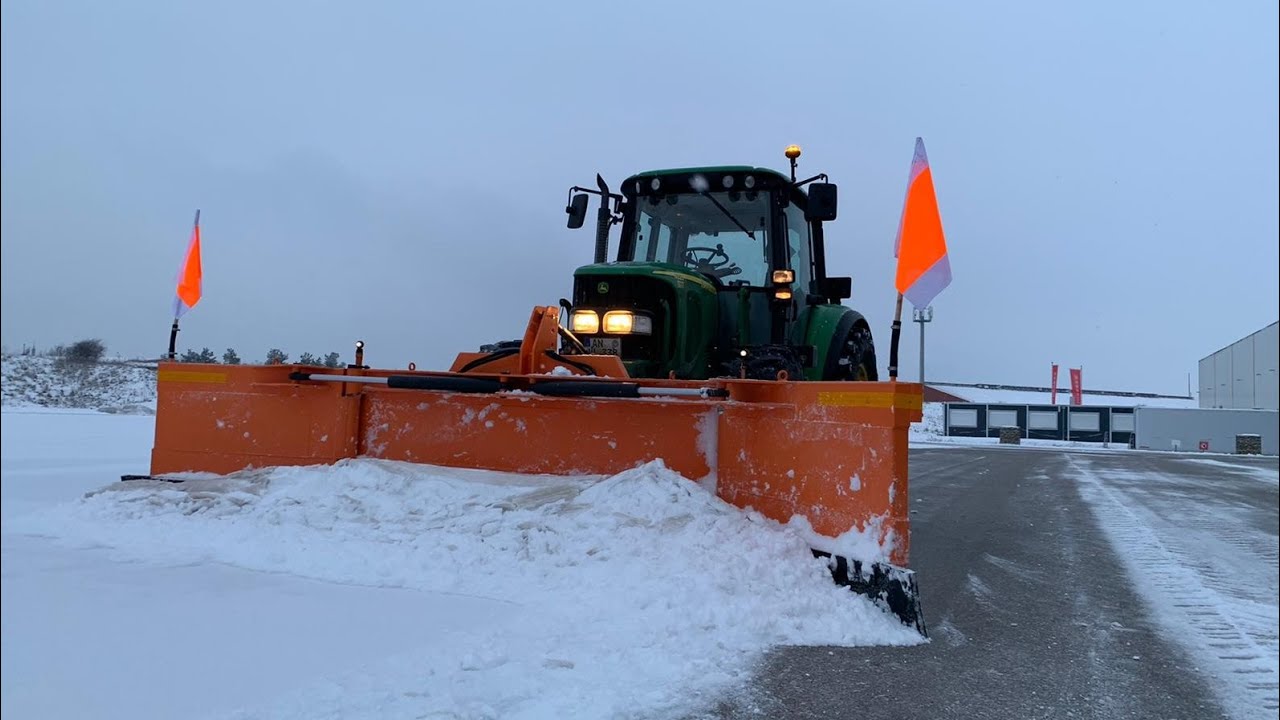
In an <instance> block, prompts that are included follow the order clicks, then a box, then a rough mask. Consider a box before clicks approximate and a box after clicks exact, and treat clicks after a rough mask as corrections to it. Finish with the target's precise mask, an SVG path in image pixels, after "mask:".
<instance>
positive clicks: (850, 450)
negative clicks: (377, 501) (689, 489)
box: [150, 363, 922, 627]
mask: <svg viewBox="0 0 1280 720" xmlns="http://www.w3.org/2000/svg"><path fill="white" fill-rule="evenodd" d="M326 373H327V374H326ZM157 379H158V390H159V397H158V401H157V409H156V434H155V444H154V448H153V451H152V461H151V468H150V474H151V475H153V476H164V475H169V474H176V473H183V472H212V473H219V474H226V473H231V472H235V471H238V470H242V469H246V468H251V467H254V468H262V467H269V466H278V465H320V464H329V463H333V462H336V461H339V460H343V459H346V458H357V457H368V458H380V459H386V460H400V461H407V462H414V463H424V464H430V465H442V466H448V467H461V468H474V469H484V470H497V471H505V472H515V473H529V474H552V475H613V474H617V473H620V472H622V471H624V470H627V469H630V468H633V467H635V466H637V465H639V464H643V463H646V462H651V461H654V460H661V461H662V462H663V463H664V464H665V465H666V466H667V467H669V468H670V469H672V470H674V471H676V472H678V473H680V474H681V475H683V476H684V477H686V478H689V479H690V480H694V481H698V482H700V483H701V484H703V485H704V486H705V487H707V488H709V489H712V488H713V489H714V492H715V493H716V494H717V495H718V496H719V497H720V498H721V499H723V500H725V501H727V502H729V503H731V504H733V505H736V506H738V507H740V508H744V509H748V510H751V511H754V512H757V513H759V514H760V515H763V516H764V517H766V518H769V519H771V520H775V521H777V522H779V523H789V522H792V521H793V520H796V519H797V518H799V519H801V520H802V521H803V522H802V523H800V527H802V529H803V531H804V532H806V533H811V534H813V535H816V536H818V537H817V538H815V540H816V542H811V547H826V548H827V549H833V550H838V549H839V548H840V547H843V545H841V544H839V543H840V541H841V538H842V537H843V538H844V539H845V540H849V539H853V540H855V541H858V542H859V543H865V542H866V541H868V540H870V541H872V542H874V543H876V544H877V545H878V547H880V548H881V549H882V551H883V552H882V553H881V555H880V556H879V557H884V558H887V559H888V562H889V563H891V566H892V568H894V570H884V571H882V572H879V573H877V570H876V568H877V567H879V566H872V565H866V566H864V565H863V564H860V563H852V565H850V562H852V560H850V561H847V562H846V565H847V566H850V567H852V568H853V570H852V571H851V572H850V571H845V577H846V579H848V580H849V582H848V583H847V584H849V585H850V586H851V587H853V588H855V589H857V590H859V591H863V590H866V591H867V592H868V594H873V595H876V596H877V597H880V596H883V598H882V599H885V601H886V602H889V603H890V604H891V605H894V606H895V607H899V608H908V609H910V608H911V607H917V608H918V605H914V604H913V603H912V602H909V601H908V602H906V603H905V604H904V603H903V602H901V601H900V600H901V598H900V594H903V595H907V596H908V597H914V588H915V585H914V580H913V579H912V578H911V576H910V573H909V572H908V571H900V570H896V569H897V568H905V567H907V566H908V563H907V560H908V549H909V543H910V534H909V504H908V503H909V501H908V487H907V434H908V430H909V427H910V423H911V422H913V421H918V420H919V419H920V410H921V386H920V385H919V384H915V383H902V382H808V381H798V382H789V381H767V380H737V379H716V380H709V381H684V380H639V379H631V378H621V379H612V378H602V377H585V376H574V377H569V376H565V375H543V374H524V375H519V374H508V375H503V374H488V375H486V374H480V373H474V374H469V375H461V374H458V373H441V372H421V371H391V370H368V369H336V370H335V369H327V368H321V367H311V366H299V365H236V366H229V365H202V364H194V363H161V365H160V367H159V371H158V378H157ZM463 379H465V380H466V381H467V383H468V384H467V385H466V386H465V387H463V386H461V385H459V382H460V381H461V380H463ZM566 383H569V384H574V383H579V384H580V386H578V385H574V386H573V387H567V386H566ZM824 539H826V540H831V541H833V542H835V543H836V544H834V545H832V544H831V543H823V542H822V540H824ZM853 546H862V547H865V544H862V545H853ZM837 554H838V553H837ZM879 557H877V559H879ZM853 560H857V559H856V558H855V559H853ZM864 567H866V568H867V571H865V572H864V571H863V568H864ZM903 573H906V574H903ZM838 579H839V578H838ZM894 588H900V589H901V593H899V592H898V590H895V589H894ZM896 611H897V610H895V612H896ZM899 614H900V616H903V617H908V616H910V613H909V612H908V613H907V614H906V615H903V614H902V613H899ZM917 617H918V613H917ZM921 627H922V625H921Z"/></svg>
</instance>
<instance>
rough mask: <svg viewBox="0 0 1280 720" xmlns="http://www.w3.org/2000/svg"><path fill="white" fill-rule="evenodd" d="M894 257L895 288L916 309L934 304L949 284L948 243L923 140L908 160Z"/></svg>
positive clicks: (919, 140) (917, 139) (918, 140)
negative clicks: (904, 197) (895, 261)
mask: <svg viewBox="0 0 1280 720" xmlns="http://www.w3.org/2000/svg"><path fill="white" fill-rule="evenodd" d="M893 255H894V257H896V258H898V272H897V277H896V279H895V282H894V284H895V285H896V287H897V289H898V292H899V293H900V294H902V296H903V297H905V298H906V299H908V300H910V301H911V304H912V305H915V306H916V307H917V308H923V307H925V306H927V305H928V304H929V303H931V302H933V298H934V297H935V296H937V294H938V293H940V292H942V290H943V288H945V287H947V286H948V285H950V284H951V261H950V260H949V259H948V257H947V239H946V236H945V235H944V234H943V232H942V216H941V214H940V213H939V212H938V199H937V197H936V196H935V194H934V191H933V171H932V170H930V169H929V157H928V155H926V154H925V151H924V140H923V139H922V138H916V150H915V155H914V156H913V157H912V158H911V173H910V175H909V177H908V179H907V196H906V199H904V200H903V202H902V216H901V217H900V218H899V219H898V237H897V239H896V240H895V242H894V247H893Z"/></svg>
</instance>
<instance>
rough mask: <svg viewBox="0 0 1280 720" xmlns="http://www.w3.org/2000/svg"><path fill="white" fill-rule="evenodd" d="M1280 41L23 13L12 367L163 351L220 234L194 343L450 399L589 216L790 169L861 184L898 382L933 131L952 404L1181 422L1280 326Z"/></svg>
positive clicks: (771, 12)
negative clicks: (1056, 400) (687, 182)
mask: <svg viewBox="0 0 1280 720" xmlns="http://www.w3.org/2000/svg"><path fill="white" fill-rule="evenodd" d="M1277 22H1278V20H1277V4H1276V2H1275V1H1274V0H1265V1H1264V0H1258V1H1248V2H1243V1H1242V2H1233V3H1220V4H1218V3H1215V4H1209V3H1185V2H1183V3H1179V2H1149V3H1147V2H1124V3H1114V2H1078V3H1056V4H1054V5H1053V6H1052V7H1047V6H1046V4H1044V3H1026V2H1014V1H1010V2H1002V3H997V2H966V3H954V2H937V3H923V2H919V3H912V2H898V3H843V2H842V3H835V2H832V3H823V2H813V3H801V4H795V5H790V6H788V5H787V4H785V3H778V2H776V1H772V2H733V3H728V2H725V3H690V2H657V1H654V0H650V1H648V2H643V3H607V2H598V1H593V2H557V3H523V2H522V3H516V2H511V3H422V2H403V3H391V2H368V3H350V2H344V3H337V2H333V3H320V2H302V1H301V0H298V1H297V2H293V3H276V2H219V3H210V2H198V3H197V2H160V1H159V0H153V1H151V2H145V3H139V2H123V1H117V2H110V3H104V2H87V1H86V2H57V1H45V2H15V1H11V0H5V3H4V5H3V18H2V22H0V29H2V32H3V58H2V62H0V72H2V73H3V78H2V82H0V89H2V91H3V118H2V122H0V129H2V131H3V148H2V153H0V157H2V165H3V178H2V179H0V190H2V192H3V229H2V233H0V236H2V239H3V262H2V263H0V271H2V272H3V303H2V306H0V307H2V310H3V322H2V331H3V341H4V344H5V346H6V347H7V348H9V349H11V350H13V349H17V348H18V347H20V346H21V345H22V344H24V343H27V344H30V343H35V344H36V345H38V346H40V347H46V346H49V345H51V344H55V343H59V342H67V341H71V340H75V339H78V338H81V337H86V336H96V337H101V338H102V339H103V340H104V341H105V342H106V343H107V345H108V347H109V351H110V352H112V353H115V352H119V353H121V354H123V355H125V356H151V357H154V356H156V355H157V354H158V353H160V352H163V350H164V348H165V345H166V343H167V339H168V327H169V324H170V322H171V319H172V318H171V302H172V297H173V280H174V275H175V272H176V271H177V266H178V262H179V260H180V258H181V255H182V253H183V251H184V250H185V246H186V242H187V237H188V233H189V230H190V224H191V220H192V215H193V213H194V211H195V209H196V208H197V207H198V208H200V209H201V210H202V213H203V214H202V222H201V226H202V230H203V233H204V272H205V295H204V298H203V300H202V301H201V302H200V304H199V305H198V306H197V307H196V308H195V310H193V311H192V312H191V313H189V314H188V315H187V316H185V318H184V319H183V326H182V327H183V330H182V333H181V335H180V336H179V341H180V348H183V349H185V348H197V349H198V348H200V347H203V346H208V347H211V348H213V349H215V350H217V351H218V353H219V354H221V352H222V351H223V350H224V349H226V348H227V347H234V348H235V349H236V350H237V351H238V352H239V353H240V355H241V356H243V357H244V358H245V359H246V360H257V361H260V360H261V359H262V358H263V357H264V355H265V353H266V351H267V349H268V348H271V347H281V348H283V349H285V350H286V351H287V352H289V353H290V354H291V355H292V356H293V357H297V355H298V354H300V353H301V352H303V351H310V352H313V353H324V352H328V351H330V350H338V351H341V352H342V353H343V354H344V357H345V358H347V359H349V357H350V353H349V347H350V344H351V342H352V341H354V340H355V339H357V338H363V339H364V340H366V341H367V343H368V348H369V349H368V360H369V361H371V362H372V363H373V364H375V365H378V366H391V367H397V366H405V365H406V364H407V363H408V362H410V361H414V362H416V363H417V364H418V366H419V367H424V368H427V367H430V368H443V367H447V366H448V364H449V362H450V361H451V360H452V357H453V355H454V353H456V352H458V351H460V350H474V349H476V347H477V346H478V345H479V344H481V343H484V342H489V341H493V340H498V339H509V338H516V337H519V335H520V333H521V332H522V331H523V328H524V325H525V323H526V321H527V319H528V314H529V311H530V309H531V308H532V306H534V305H535V304H548V303H555V302H556V301H557V300H558V298H560V297H563V296H567V295H568V294H569V292H570V286H571V274H572V271H573V269H574V267H576V266H577V265H581V264H585V263H588V262H590V261H591V252H592V238H591V229H590V227H589V226H590V225H591V223H588V227H586V228H584V229H582V230H578V231H573V230H568V229H566V228H565V227H564V219H565V215H564V204H565V199H566V192H567V189H568V187H570V186H571V185H573V184H590V183H592V182H593V179H594V176H595V173H596V172H601V173H602V174H603V175H604V176H605V178H606V179H608V180H610V181H611V182H612V183H613V184H614V185H615V187H616V184H617V182H618V181H620V180H621V179H622V178H624V177H625V176H626V175H627V174H629V173H631V172H635V171H639V170H644V169H651V168H658V167H668V166H671V167H677V166H689V165H705V164H757V165H769V166H774V167H777V168H779V169H783V168H785V162H786V161H785V159H784V158H783V156H782V150H783V148H784V147H785V146H786V145H787V144H788V143H793V142H794V143H799V144H800V145H802V146H803V148H804V155H803V157H802V158H801V161H800V163H801V172H802V173H804V174H805V175H806V176H807V175H809V174H813V173H816V172H827V173H829V174H830V175H831V176H832V180H833V181H835V182H837V183H838V184H839V186H840V218H839V220H837V221H836V223H835V224H834V225H833V226H832V227H831V229H830V230H829V231H828V238H829V239H828V252H829V259H828V267H829V269H830V272H832V274H849V275H852V276H853V278H854V297H853V298H852V299H851V300H849V301H846V303H847V304H850V305H853V306H855V307H857V308H858V309H859V310H861V311H862V312H863V313H864V314H866V315H867V316H868V317H869V319H870V320H871V322H872V326H873V330H874V331H875V333H876V338H877V344H878V346H879V347H880V348H881V351H880V359H881V365H882V367H881V372H882V373H883V372H884V367H883V365H884V364H885V360H887V355H888V340H889V325H890V322H891V319H892V312H893V301H894V291H893V289H892V279H893V274H894V259H893V236H894V232H895V230H896V227H897V219H898V213H899V211H900V209H901V203H902V197H903V192H904V189H905V183H906V179H907V171H908V168H909V165H910V161H911V154H912V149H913V144H914V140H915V137H916V136H917V135H919V136H922V137H923V138H924V140H925V144H926V146H927V148H928V152H929V159H930V162H931V165H932V169H933V174H934V183H935V187H936V188H937V192H938V199H939V205H940V208H941V212H942V217H943V223H944V227H945V229H946V232H947V241H948V245H949V248H950V255H951V267H952V270H953V275H954V281H953V283H952V285H951V286H950V287H949V288H948V289H946V290H945V291H944V292H943V293H942V294H941V295H940V296H939V297H938V298H937V299H936V301H935V302H934V307H935V309H936V316H935V320H934V322H933V323H932V324H931V325H930V327H929V329H928V333H929V335H928V339H927V349H928V375H929V377H930V378H932V379H936V380H944V381H945V380H950V381H959V382H1007V383H1027V384H1031V383H1034V384H1046V383H1047V382H1048V376H1049V364H1050V363H1051V362H1055V361H1056V362H1058V363H1060V364H1062V365H1063V366H1064V367H1065V366H1080V365H1083V367H1084V379H1085V385H1086V387H1094V388H1109V389H1127V390H1141V391H1156V392H1185V391H1186V384H1187V379H1186V378H1187V373H1188V372H1194V371H1195V369H1196V363H1197V361H1198V360H1199V358H1201V357H1203V356H1205V355H1207V354H1209V353H1211V352H1212V351H1214V350H1217V349H1218V348H1220V347H1222V346H1223V345H1226V344H1228V343H1230V342H1232V341H1234V340H1236V339H1238V338H1239V337H1241V336H1244V335H1246V334H1248V333H1250V332H1252V331H1254V330H1256V329H1259V328H1261V327H1263V326H1264V325H1266V324H1268V323H1270V322H1272V321H1274V320H1275V319H1276V316H1277V297H1278V293H1280V288H1278V287H1277V276H1278V271H1277V267H1278V266H1280V257H1278V256H1277V246H1278V244H1280V243H1278V240H1277V238H1278V237H1280V228H1278V227H1277V195H1278V194H1280V191H1278V187H1277V127H1278V125H1280V118H1278V117H1277V102H1278V101H1277V84H1278V82H1280V79H1278V78H1277V57H1278V52H1280V51H1278V48H1277ZM614 240H615V241H614V243H613V245H612V246H611V250H612V248H616V229H615V235H614ZM907 312H908V314H909V307H908V311H907ZM916 338H917V335H916V326H914V325H911V324H909V323H908V325H907V327H906V329H905V331H904V338H903V344H902V353H903V366H904V371H903V377H904V378H906V379H915V377H916V353H917V350H918V345H917V339H916ZM1063 382H1064V383H1065V378H1064V380H1063Z"/></svg>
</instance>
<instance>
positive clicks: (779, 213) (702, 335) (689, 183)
mask: <svg viewBox="0 0 1280 720" xmlns="http://www.w3.org/2000/svg"><path fill="white" fill-rule="evenodd" d="M787 157H788V158H789V159H790V160H791V164H792V167H791V176H790V177H788V176H787V175H785V174H783V173H780V172H778V171H776V170H772V169H768V168H759V167H751V166H738V165H735V166H718V167H697V168H680V169H666V170H653V171H648V172H642V173H637V174H635V175H632V176H631V177H629V178H627V179H626V180H624V181H623V183H622V186H621V187H620V188H619V190H620V192H617V193H615V192H610V190H609V188H608V186H607V185H606V184H605V182H604V180H603V179H602V178H600V177H599V176H597V178H596V181H597V186H598V187H597V188H580V187H575V188H573V189H572V190H571V191H570V200H569V205H568V207H567V208H566V212H567V213H568V215H569V222H568V225H569V227H571V228H576V227H581V226H582V225H583V223H584V221H585V219H586V215H587V205H588V202H589V198H588V195H589V194H594V195H597V196H598V197H599V198H600V208H599V210H598V211H597V222H596V254H595V262H594V263H593V264H591V265H587V266H584V267H581V268H578V270H577V271H576V272H575V273H574V291H573V300H572V302H567V301H566V302H565V303H562V304H564V305H566V306H567V307H568V309H569V310H570V314H569V328H568V329H569V330H570V331H571V335H572V336H573V337H576V338H577V342H578V343H579V344H580V345H581V348H582V351H583V352H588V353H593V354H600V353H603V354H613V355H619V356H620V357H621V359H622V361H623V364H624V366H625V367H626V368H627V371H628V372H629V373H631V374H632V375H633V376H636V377H670V376H672V375H674V376H675V377H680V378H704V377H714V376H717V375H724V374H734V375H738V374H742V370H743V362H744V360H743V358H752V359H753V361H754V362H755V363H756V364H757V365H760V363H761V362H763V363H764V365H763V366H762V369H759V370H760V372H755V371H753V372H751V373H747V374H749V375H755V374H760V373H763V374H765V375H776V374H777V371H778V370H786V371H787V372H788V374H789V375H803V376H806V377H811V378H813V379H818V378H820V377H823V376H824V374H825V372H826V369H825V364H824V363H825V358H823V357H818V356H817V353H819V352H825V351H826V350H827V347H826V345H827V343H826V342H820V343H818V344H820V345H822V347H821V348H818V347H816V346H815V343H814V342H813V338H812V337H811V335H812V333H811V325H812V322H811V321H812V319H813V317H812V316H813V312H812V310H813V309H814V308H815V307H818V306H830V305H835V306H837V307H839V303H840V301H841V300H842V299H844V298H847V297H849V289H850V280H849V279H848V278H829V277H827V275H826V262H825V253H824V236H823V223H824V222H828V221H831V220H834V219H835V216H836V187H835V185H833V184H830V183H827V182H825V180H826V176H825V175H817V176H815V177H813V178H810V179H808V180H804V181H797V180H796V179H795V160H796V158H797V157H799V148H798V147H795V146H792V147H790V148H788V152H787ZM818 180H822V181H823V182H816V181H818ZM615 224H620V225H621V233H620V237H619V239H618V245H617V253H616V255H615V259H614V260H613V261H612V262H610V261H609V260H608V257H607V256H608V246H609V230H610V228H611V226H613V225H615ZM841 309H842V310H843V309H844V308H841ZM571 344H572V343H571ZM568 350H569V351H572V350H573V348H572V347H570V348H568ZM766 360H767V362H766Z"/></svg>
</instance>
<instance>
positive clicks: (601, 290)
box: [596, 282, 609, 295]
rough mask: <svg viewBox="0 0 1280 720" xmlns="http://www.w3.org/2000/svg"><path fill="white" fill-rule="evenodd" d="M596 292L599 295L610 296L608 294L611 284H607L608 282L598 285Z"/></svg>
mask: <svg viewBox="0 0 1280 720" xmlns="http://www.w3.org/2000/svg"><path fill="white" fill-rule="evenodd" d="M596 292H597V293H598V294H600V295H608V294H609V283H607V282H602V283H600V284H599V285H596Z"/></svg>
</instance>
